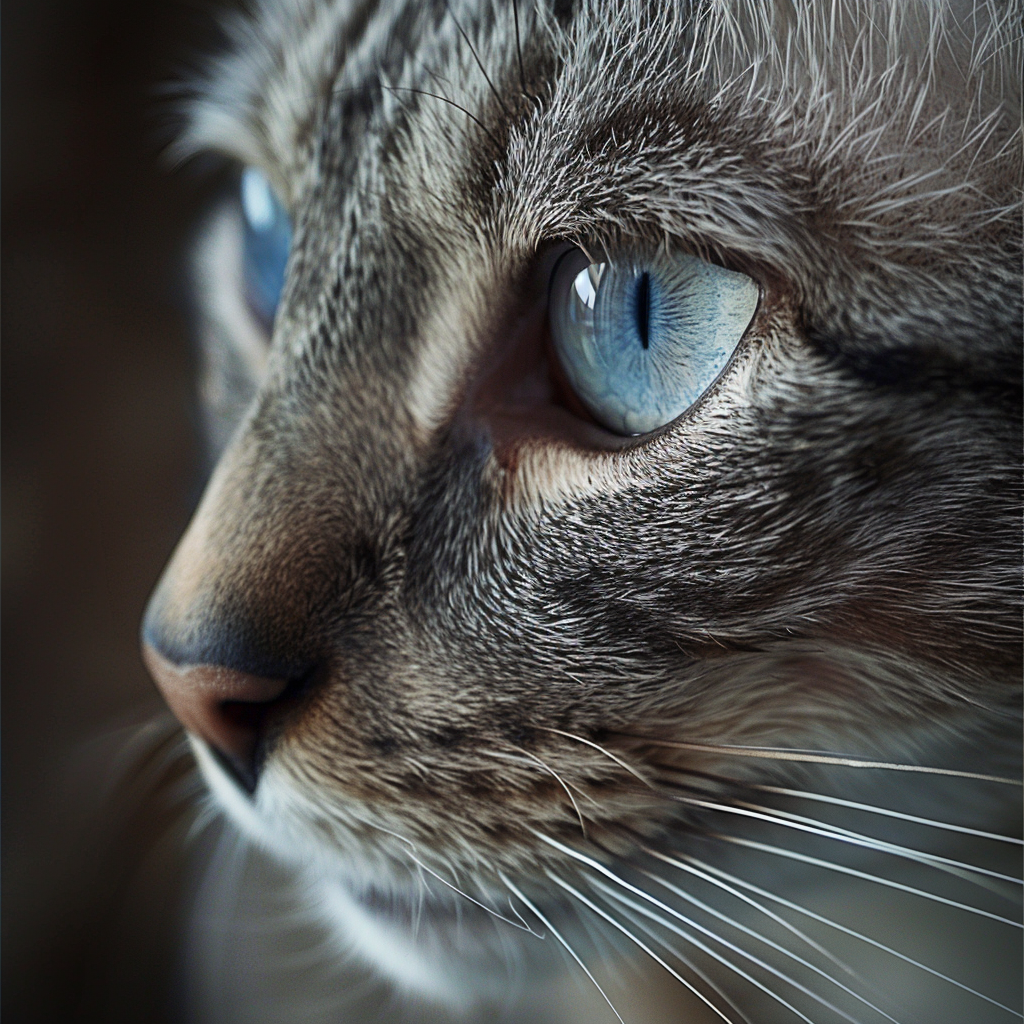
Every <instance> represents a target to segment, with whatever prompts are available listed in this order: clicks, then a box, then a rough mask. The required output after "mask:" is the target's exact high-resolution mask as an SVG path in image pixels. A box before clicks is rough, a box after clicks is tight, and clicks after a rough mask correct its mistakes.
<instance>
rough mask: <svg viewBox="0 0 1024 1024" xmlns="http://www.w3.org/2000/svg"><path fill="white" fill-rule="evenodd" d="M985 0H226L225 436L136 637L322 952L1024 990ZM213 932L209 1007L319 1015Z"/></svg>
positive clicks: (1009, 482)
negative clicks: (229, 12)
mask: <svg viewBox="0 0 1024 1024" xmlns="http://www.w3.org/2000/svg"><path fill="white" fill-rule="evenodd" d="M1020 15H1021V9H1020V7H1019V5H1017V4H1015V3H1011V4H1006V5H1003V4H998V3H995V2H987V0H977V2H975V3H973V4H970V3H958V2H952V0H928V2H925V0H877V2H872V0H831V2H827V3H815V2H812V0H777V2H772V0H695V2H693V3H689V2H683V0H669V2H640V0H577V2H571V3H568V2H564V0H537V2H536V3H533V4H527V3H525V2H518V3H517V2H498V0H477V2H470V0H465V2H459V0H450V2H445V0H441V2H428V3H411V2H406V3H402V2H397V0H396V2H393V3H387V2H380V3H375V2H356V0H335V2H330V0H287V2H283V3H280V4H273V3H262V4H260V5H258V6H257V7H256V8H255V9H254V10H252V11H250V12H249V13H247V14H245V15H242V16H238V17H237V18H236V19H234V20H233V21H230V22H229V25H230V35H231V37H232V42H231V45H230V46H229V47H228V50H227V52H226V53H225V54H224V55H222V56H220V57H218V58H216V59H215V60H214V61H213V62H212V64H211V70H210V72H209V74H208V76H206V77H205V78H204V80H203V81H202V82H201V83H200V84H199V85H198V87H197V89H196V95H195V96H194V97H193V98H192V99H191V101H190V103H189V105H188V106H189V120H188V125H187V127H186V129H185V130H184V132H183V135H182V138H181V141H180V143H179V144H178V147H177V150H176V152H177V155H178V156H179V157H181V158H185V157H187V156H190V155H192V154H194V153H197V152H201V151H206V150H212V151H215V152H219V153H221V154H224V155H225V156H226V157H227V158H229V160H231V161H233V162H234V165H235V166H237V168H238V170H237V172H234V174H235V177H234V179H233V180H234V181H235V182H236V183H237V188H238V192H237V194H232V195H230V196H228V197H226V198H225V199H224V200H223V201H222V202H221V203H219V204H218V205H217V207H216V209H215V210H214V211H213V212H212V214H211V215H210V217H209V219H208V221H207V223H206V226H205V228H204V230H203V234H202V237H201V239H200V243H199V246H198V250H197V257H196V267H197V273H196V275H195V276H196V282H197V290H198V294H199V310H200V323H199V334H200V336H201V339H202V341H203V353H204V355H203V359H204V362H203V374H202V381H201V391H202V395H203V400H204V409H205V414H206V423H207V433H208V436H209V439H210V447H211V463H212V462H215V463H216V465H215V468H214V469H213V471H212V475H211V477H210V480H209V483H208V486H207V489H206V492H205V495H204V496H203V498H202V500H201V502H200V504H199V507H198V510H197V511H196V513H195V517H194V519H193V521H192V523H191V525H190V526H189V528H188V531H187V532H186V534H185V536H184V538H183V539H182V541H181V543H180V545H179V547H178V549H177V551H176V552H175V554H174V556H173V558H172V560H171V562H170V564H169V566H168V568H167V570H166V571H165V574H164V576H163V577H162V579H161V581H160V583H159V585H158V587H157V589H156V591H155V593H154V596H153V598H152V600H151V603H150V605H149V608H148V610H147V613H146V617H145V621H144V626H143V644H144V656H145V658H146V661H147V664H148V665H149V667H150V669H151V672H152V674H153V676H154V678H155V680H156V682H157V684H158V686H159V687H160V689H161V691H162V692H163V693H164V695H165V697H166V699H167V701H168V703H169V705H170V707H171V708H172V710H173V711H174V712H175V713H176V714H177V716H178V717H179V719H180V720H181V722H182V723H183V724H184V725H185V727H186V729H187V731H188V735H189V738H190V742H191V745H192V748H193V750H194V754H195V757H196V760H197V762H198V764H199V766H200V769H201V771H202V775H203V777H204V778H205V780H206V783H207V784H208V786H209V790H210V793H211V794H212V799H213V805H214V806H215V807H216V808H217V813H218V814H223V815H224V816H225V817H226V819H227V822H229V823H230V824H226V825H225V824H222V825H221V826H219V827H221V828H224V829H226V832H225V833H224V835H225V836H226V838H225V839H224V840H222V842H223V843H226V844H227V847H229V848H234V849H237V850H241V851H247V852H244V853H243V854H240V856H243V857H246V858H249V860H248V861H247V863H248V865H249V866H248V867H244V868H242V869H239V870H240V872H241V874H242V876H243V879H242V882H240V883H239V882H238V881H237V880H236V882H235V883H234V884H237V885H239V888H238V889H237V890H232V891H233V892H235V893H236V895H235V896H233V897H232V899H235V898H237V899H239V900H241V901H242V903H246V901H248V902H249V903H251V902H252V901H253V900H254V899H255V898H256V895H257V894H259V893H261V892H262V893H264V895H265V894H266V893H268V892H276V891H278V890H280V891H282V892H283V891H284V889H285V888H287V887H288V886H291V887H292V888H293V889H294V890H295V891H296V892H299V893H300V895H297V896H295V897H294V900H295V902H294V905H293V912H294V913H298V910H295V909H294V908H297V907H299V906H300V905H301V906H303V907H305V908H307V911H308V914H309V915H310V916H309V921H311V922H312V923H311V924H310V925H309V927H310V928H311V929H313V930H316V929H318V928H319V929H320V934H321V936H322V937H323V943H324V944H323V948H322V949H321V959H322V961H323V962H324V963H325V964H326V971H327V974H326V977H327V978H328V980H327V981H326V982H325V984H324V991H326V992H329V991H331V989H332V986H333V988H334V989H335V990H339V991H340V989H343V988H345V987H346V985H347V984H348V982H344V983H342V982H340V981H337V980H335V981H334V982H331V981H330V980H329V979H330V978H331V977H334V978H339V977H341V976H342V975H341V974H333V975H332V973H331V972H332V971H337V972H342V971H344V970H349V971H351V968H346V967H343V966H341V964H342V963H343V961H345V962H349V961H355V962H359V963H362V964H364V965H368V968H369V970H370V972H371V974H372V975H373V976H376V977H380V978H383V979H386V981H387V983H388V985H390V986H391V987H392V991H393V993H395V994H394V995H393V996H391V997H390V998H392V999H394V1000H398V1001H399V1003H400V1004H401V1005H405V1006H406V1007H408V1008H410V1009H409V1012H410V1013H414V1014H415V1013H420V1014H423V1015H425V1019H439V1018H438V1016H437V1015H440V1014H444V1013H451V1014H456V1015H457V1014H459V1013H470V1012H477V1013H481V1014H484V1017H483V1019H494V1017H493V1014H496V1013H499V1012H504V1013H507V1014H509V1015H514V1014H515V1013H516V1012H520V1013H523V1014H527V1016H525V1017H523V1018H522V1019H540V1018H541V1016H543V1015H544V1014H547V1015H548V1016H549V1018H550V1019H562V1017H564V1016H565V1015H569V1016H570V1017H571V1015H572V1013H574V1012H575V1013H577V1014H578V1018H577V1019H581V1020H584V1019H586V1020H599V1019H605V1018H607V1019H608V1020H614V1019H616V1017H618V1018H619V1019H623V1018H628V1019H644V1015H653V1016H651V1017H650V1019H655V1018H656V1017H657V1014H658V1013H662V1014H663V1015H664V1014H666V1013H667V1014H668V1016H667V1017H664V1019H676V1020H681V1019H687V1020H703V1019H705V1018H706V1019H709V1020H712V1019H715V1020H722V1019H724V1020H727V1021H741V1020H754V1021H757V1022H758V1024H762V1022H770V1021H796V1020H813V1021H826V1020H827V1021H832V1020H841V1019H846V1020H857V1021H861V1020H863V1021H878V1020H885V1019H888V1020H893V1019H896V1020H901V1021H902V1020H909V1019H925V1020H928V1021H930V1022H932V1024H939V1022H950V1024H952V1022H954V1021H957V1022H960V1021H966V1020H971V1021H987V1020H1008V1019H1011V1018H1012V1017H1013V1016H1014V1015H1017V1016H1019V1012H1018V1006H1019V1003H1017V1004H1015V1003H1014V1001H1015V1000H1016V998H1017V995H1015V993H1014V988H1015V984H1014V976H1015V971H1016V970H1017V969H1018V967H1019V936H1020V901H1019V884H1018V880H1019V867H1020V865H1019V854H1020V840H1019V838H1017V837H1015V834H1014V830H1015V829H1017V828H1018V825H1017V824H1016V820H1017V808H1018V806H1019V788H1018V786H1019V760H1018V756H1017V754H1018V750H1019V740H1020V728H1019V727H1020V717H1019V707H1020V704H1019V699H1020V682H1021V629H1020V625H1021V616H1020V582H1019V568H1020V555H1021V527H1020V508H1021V502H1020V499H1021V494H1020V490H1021V487H1020V485H1021V319H1022V309H1021V244H1020V243H1021V237H1020V236H1021V230H1020V228H1021V222H1020V202H1019V200H1020V186H1021V183H1022V170H1021V130H1020V80H1021V76H1020V53H1021V48H1020V41H1021V40H1020V32H1021V24H1022V19H1021V16H1020ZM260 851H262V852H260ZM234 856H235V855H234V854H231V855H225V854H224V853H223V851H221V853H219V854H216V855H215V856H214V860H213V864H212V865H211V867H210V869H209V874H208V876H207V877H208V881H207V883H206V885H207V888H206V890H205V893H206V895H205V897H204V900H207V901H209V900H213V901H214V902H216V898H217V896H218V893H219V892H220V891H221V890H222V888H223V887H224V886H227V885H228V884H229V883H228V880H227V878H226V875H225V874H223V872H225V871H227V870H228V868H226V867H225V865H226V864H227V863H228V861H231V859H232V857H234ZM225 857H226V859H225ZM253 864H256V865H257V866H256V867H253V866H252V865H253ZM246 879H247V880H246ZM268 879H271V880H270V881H268ZM976 882H979V883H981V885H980V886H979V885H975V884H974V883H976ZM910 890H913V891H910ZM220 895H221V896H223V893H222V892H220ZM266 898H268V899H269V898H271V897H269V896H268V897H266ZM201 902H202V901H201ZM223 909H224V908H223V906H221V911H223ZM221 911H218V913H220V912H221ZM233 913H234V914H239V915H240V916H241V917H242V918H244V917H245V913H242V912H238V911H232V912H230V913H229V914H228V917H229V918H230V917H231V914H233ZM257 916H258V912H257ZM829 922H831V923H829ZM203 927H206V932H205V933H204V932H203ZM901 930H902V931H903V932H904V933H905V934H902V935H901ZM243 933H244V928H241V929H240V930H238V931H236V932H229V933H228V934H227V937H224V936H222V938H221V940H220V946H219V947H218V949H219V953H218V952H217V950H214V951H213V952H211V951H210V950H211V949H212V946H211V945H210V943H209V942H207V945H206V947H203V941H202V940H201V936H202V934H206V935H207V938H208V937H209V935H210V934H212V932H211V931H210V927H207V926H200V927H199V932H197V934H199V935H200V939H197V942H196V949H201V948H205V949H206V951H207V952H206V953H204V954H200V955H199V956H198V962H197V965H196V966H194V968H193V971H194V973H195V974H196V975H205V976H206V978H207V995H206V996H201V995H200V996H197V997H196V1006H198V1007H204V1008H201V1009H197V1010H195V1011H194V1012H195V1013H196V1014H197V1015H198V1016H199V1017H201V1018H202V1019H207V1018H209V1019H213V1018H215V1017H217V1016H218V1014H219V1015H221V1016H224V1017H226V1018H228V1019H238V1020H256V1019H263V1018H261V1017H260V1014H261V1013H266V1014H267V1017H266V1019H272V1018H275V1017H276V1019H282V1017H284V1018H285V1019H299V1018H300V1016H302V1015H303V1014H306V1015H307V1016H308V1015H309V1014H313V1012H314V1011H312V1010H304V1011H302V1014H300V1013H299V1011H298V1010H297V1009H295V1008H294V1006H293V1008H292V1009H291V1010H282V1009H281V1007H280V1006H276V1007H275V1008H273V1009H272V1010H267V1009H266V1006H267V1005H269V1004H266V1003H264V1000H265V999H271V1000H272V998H273V997H272V996H271V995H262V994H259V993H260V992H261V991H262V990H261V989H260V986H261V984H263V981H262V980H261V978H262V977H263V976H264V975H269V974H273V973H274V972H275V971H276V972H277V974H279V975H281V974H283V975H286V976H287V975H289V974H291V975H292V976H293V980H294V978H295V977H299V978H301V977H302V972H301V970H300V969H299V968H297V967H295V966H294V963H292V961H288V960H287V958H285V959H284V960H282V961H281V963H283V964H285V966H284V967H281V964H277V965H275V964H274V963H273V962H272V957H271V958H270V959H268V961H267V962H266V964H264V965H263V966H262V967H257V968H255V969H253V968H251V967H249V968H246V970H248V971H249V972H250V973H249V974H247V975H246V977H247V979H248V980H247V981H245V982H244V983H242V982H238V981H235V982H232V981H230V980H229V975H230V974H231V970H238V969H239V968H238V965H239V964H240V963H241V962H242V960H243V959H244V956H243V955H241V954H238V955H236V957H235V967H234V968H231V970H229V969H228V968H226V967H224V965H223V962H221V963H220V966H218V964H217V963H215V962H214V961H215V960H216V956H218V955H219V956H221V957H224V956H229V957H230V955H232V951H233V947H234V946H235V945H236V944H237V945H238V946H239V948H243V949H246V950H251V949H252V948H255V947H254V946H253V945H252V943H253V942H254V941H255V940H252V939H245V938H244V937H240V936H242V935H243ZM1015 943H1016V944H1017V945H1015ZM872 944H873V945H872ZM257 945H258V943H257ZM342 947H344V948H345V949H346V950H347V952H346V953H345V954H343V953H342V952H341V949H342ZM970 949H973V950H974V951H975V953H976V954H977V955H976V956H975V957H974V959H973V961H972V959H971V956H970V955H969V952H968V951H969V950H970ZM246 955H247V954H246ZM929 957H931V960H929ZM346 958H347V960H346ZM1015 958H1016V959H1015ZM289 963H291V964H292V966H290V967H289V966H288V964H289ZM622 964H628V965H636V966H635V969H636V970H637V971H644V972H646V973H643V974H637V975H634V976H631V977H632V980H631V979H630V977H625V976H624V977H621V978H619V979H617V980H616V978H615V977H614V973H615V970H616V969H617V968H616V965H622ZM640 965H646V966H640ZM629 969H630V970H632V969H634V967H633V966H630V968H629ZM659 972H660V973H659ZM986 972H987V973H986ZM570 976H572V977H575V978H578V979H581V980H582V982H583V984H584V986H585V989H581V992H583V991H586V992H589V995H583V994H580V995H573V996H571V997H569V996H565V997H563V996H558V995H557V994H556V993H557V992H559V991H560V989H559V988H558V986H559V985H562V984H563V982H564V979H565V978H568V977H570ZM656 976H657V977H659V978H661V979H662V980H661V981H656V980H653V979H654V978H655V977H656ZM346 977H347V976H346ZM641 978H642V979H644V980H638V979H641ZM197 984H198V985H199V986H200V987H202V984H201V983H197ZM268 984H269V983H268ZM665 984H667V985H668V986H669V987H670V989H671V991H672V993H674V995H673V996H672V998H675V999H677V1000H678V1001H677V1002H676V1003H675V1004H673V1005H674V1008H673V1009H671V1010H667V1009H665V1006H667V1005H668V1004H667V1003H664V1001H665V1000H666V999H668V998H669V996H667V995H665V992H666V991H667V990H666V989H665V987H664V985H665ZM544 986H547V987H546V988H545V987H544ZM659 986H660V987H659ZM247 988H249V989H251V990H252V991H250V992H249V994H248V996H246V995H245V994H244V992H245V990H246V989H247ZM293 988H302V983H301V981H299V982H296V983H295V985H293ZM210 991H214V992H217V993H219V1000H220V1009H219V1010H217V1011H215V1010H214V1009H213V1008H212V1005H213V1004H212V1002H211V997H210V996H209V992H210ZM268 991H269V988H268ZM542 991H543V992H546V993H547V995H545V996H539V995H538V994H537V993H540V992H542ZM566 991H568V990H566ZM225 993H230V994H229V995H226V994H225ZM254 993H256V994H254ZM650 993H657V995H656V996H651V995H650ZM1018 994H1019V993H1018ZM648 997H649V998H648ZM246 998H248V1000H249V1002H248V1003H247V1004H246V1005H245V1006H241V1004H239V1003H237V1002H235V1001H236V1000H243V1001H244V1000H245V999H246ZM288 998H291V997H288ZM295 998H299V997H298V996H296V997H295ZM353 998H354V997H353ZM645 998H647V1002H646V1003H644V999H645ZM204 999H205V1000H206V1001H205V1002H204V1001H203V1000H204ZM559 999H561V1002H560V1003H559V1006H561V1009H559V1008H557V1007H556V1005H555V1004H556V1002H558V1001H559ZM531 1000H532V1002H531ZM584 1000H590V1001H589V1002H586V1007H588V1008H587V1009H581V1008H580V1007H582V1006H583V1005H584V1002H583V1001H584ZM214 1001H216V1000H214ZM574 1004H578V1005H577V1008H576V1009H575V1010H573V1009H572V1006H573V1005H574ZM662 1004H664V1005H662ZM1011 1004H1013V1005H1011ZM281 1005H285V1004H281ZM297 1005H298V1004H297V1003H296V1004H295V1006H297ZM392 1005H397V1004H392ZM659 1005H661V1009H660V1010H659V1009H658V1006H659ZM517 1006H518V1007H519V1010H518V1011H517V1010H516V1007H517ZM526 1006H532V1009H529V1010H528V1011H527V1010H525V1009H523V1007H526ZM567 1007H568V1008H567ZM645 1007H646V1008H645ZM444 1008H447V1009H444ZM474 1008H475V1009H474ZM331 1012H332V1013H333V1012H335V1011H333V1010H332V1011H331ZM349 1012H350V1014H352V1013H354V1012H355V1011H351V1010H350V1011H349ZM360 1012H366V1013H370V1012H371V1011H370V1010H364V1011H360ZM381 1012H383V1011H381ZM905 1012H906V1013H907V1014H908V1015H907V1016H904V1013H905ZM631 1014H635V1015H634V1016H631ZM701 1014H703V1015H704V1016H701ZM915 1014H916V1016H915ZM602 1015H603V1016H602ZM620 1015H621V1016H620ZM303 1019H306V1018H305V1017H304V1018H303ZM308 1019H314V1017H312V1016H308ZM315 1019H321V1018H320V1017H316V1018H315ZM322 1019H335V1018H333V1017H331V1016H330V1014H327V1015H326V1016H324V1017H323V1018H322ZM350 1019H351V1018H350ZM566 1019H568V1018H566Z"/></svg>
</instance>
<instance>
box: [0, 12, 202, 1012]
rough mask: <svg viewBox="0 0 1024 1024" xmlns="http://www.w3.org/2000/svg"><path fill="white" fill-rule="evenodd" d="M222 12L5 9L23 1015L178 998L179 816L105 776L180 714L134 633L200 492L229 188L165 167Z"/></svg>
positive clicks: (16, 996) (13, 724) (9, 763)
mask: <svg viewBox="0 0 1024 1024" xmlns="http://www.w3.org/2000/svg"><path fill="white" fill-rule="evenodd" d="M212 28H213V26H212V21H211V18H210V16H209V14H208V13H207V12H206V11H205V10H200V9H198V8H197V7H196V6H192V7H186V6H184V5H183V4H178V3H174V2H169V3H139V2H137V0H13V2H10V3H6V4H4V10H3V33H2V75H3V78H2V87H3V89H2V97H3V109H2V113H3V119H2V124H3V140H2V141H3V178H2V182H3V193H2V211H3V214H2V215H3V262H2V275H3V276H2V289H3V304H2V330H3V405H2V415H3V424H2V429H3V452H2V454H3V592H2V597H3V613H4V620H3V627H4V628H3V640H4V643H3V665H2V671H3V705H2V713H3V717H2V722H3V736H2V779H3V804H2V813H3V817H2V826H3V864H2V866H3V948H4V981H3V994H4V1002H3V1019H4V1021H5V1022H7V1024H16V1022H22V1021H25V1022H29V1021H51V1020H53V1021H58V1020H59V1021H90V1020H134V1021H139V1022H141V1021H151V1020H152V1021H159V1020H163V1019H165V1018H166V1016H167V1015H168V1014H169V1012H170V1011H169V1009H168V1007H169V1002H168V1000H169V999H170V996H169V992H168V980H169V977H170V972H171V970H172V969H173V961H174V955H175V954H174V950H175V948H176V942H177V931H178V929H179V928H180V925H181V923H180V920H179V916H180V912H179V910H178V909H177V906H178V904H177V902H176V900H177V894H178V891H179V889H180V886H181V884H182V878H181V874H182V869H181V868H180V867H179V866H178V864H177V861H176V859H175V857H173V856H172V855H171V846H172V845H173V844H172V843H170V842H169V840H168V835H169V830H172V831H173V829H172V826H173V816H165V817H164V818H163V819H161V820H157V819H155V818H154V814H155V813H156V812H154V811H153V810H152V809H144V808H138V807H135V806H133V805H131V803H130V801H129V802H128V803H125V801H124V800H122V801H121V803H120V804H119V805H118V806H116V807H112V806H111V800H110V799H109V792H110V784H111V780H112V779H113V778H114V776H116V774H117V773H118V772H122V773H123V772H124V770H125V766H124V765H123V764H120V763H119V762H118V758H119V757H123V754H122V753H121V752H122V751H123V749H124V741H125V737H126V736H128V735H129V734H130V730H131V727H132V725H133V724H134V723H138V722H144V721H147V720H149V719H152V717H153V716H154V715H155V714H159V712H160V709H161V707H162V704H161V702H160V700H159V698H158V697H157V695H156V692H155V690H154V688H153V686H152V684H151V683H150V681H149V679H148V677H147V675H146V673H145V671H144V669H143V667H142V664H141V662H140V660H139V655H138V644H137V639H136V632H137V628H138V622H139V619H140V616H141V613H142V609H143V606H144V603H145V600H146V596H147V593H148V591H149V590H150V588H151V587H152V586H153V584H154V582H155V580H156V578H157V575H158V574H159V572H160V569H161V567H162V565H163V563H164V561H165V560H166V558H167V556H168V554H169V553H170V551H171V549H172V547H173V545H174V542H175V539H176V537H177V535H178V534H179V533H180V531H181V529H182V527H183V525H184V523H185V521H186V519H187V517H188V511H189V504H190V501H191V498H192V496H193V495H194V494H196V493H197V490H198V479H197V478H196V475H195V474H196V469H195V466H196V464H197V459H196V455H195V451H196V445H195V441H194V428H193V421H192V399H191V381H190V374H191V367H190V362H191V352H190V344H189V338H188V331H187V320H188V317H187V308H186V301H187V300H186V294H185V288H184V254H185V251H186V247H187V243H188V238H189V232H190V230H191V228H192V225H193V224H194V223H195V220H196V217H197V214H198V212H199V211H200V210H201V208H202V206H203V204H204V202H205V198H206V192H208V191H209V187H210V185H209V180H208V178H204V176H203V175H202V174H201V173H199V172H197V171H196V170H195V169H186V170H184V171H175V172H172V171H170V170H169V168H168V166H167V165H166V163H164V162H162V160H161V150H162V149H163V147H164V145H165V144H166V142H167V140H168V139H169V138H170V137H171V134H172V132H173V111H172V106H173V104H172V103H171V102H170V101H169V100H168V98H167V96H166V89H163V90H162V87H163V86H166V84H167V83H168V82H170V81H173V80H174V79H175V78H176V77H178V78H180V75H181V70H182V68H183V67H184V65H183V63H182V62H183V61H184V60H187V59H188V58H189V56H190V55H191V54H194V53H195V52H196V48H197V47H199V48H202V47H203V46H204V45H206V42H207V41H212V40H211V35H212ZM162 91H163V96H162V95H161V92H162ZM157 818H159V814H157Z"/></svg>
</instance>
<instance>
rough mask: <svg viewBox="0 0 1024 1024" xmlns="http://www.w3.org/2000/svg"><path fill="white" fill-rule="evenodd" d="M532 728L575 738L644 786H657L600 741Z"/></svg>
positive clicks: (548, 727)
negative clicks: (606, 748)
mask: <svg viewBox="0 0 1024 1024" xmlns="http://www.w3.org/2000/svg"><path fill="white" fill-rule="evenodd" d="M534 728H536V729H539V730H540V731H541V732H553V733H555V734H556V735H558V736H565V737H566V738H567V739H570V740H575V741H576V742H577V743H583V744H585V745H586V746H588V747H593V748H594V750H597V751H599V752H600V753H602V754H604V756H605V757H607V758H608V759H609V760H611V761H613V762H614V763H615V764H617V765H618V766H619V767H620V768H621V769H622V770H623V771H627V772H629V774H630V775H632V776H633V777H634V778H637V779H639V780H640V781H641V782H642V783H643V784H644V785H645V786H648V787H649V788H651V789H654V790H655V791H657V788H656V787H655V786H654V785H653V784H652V783H651V781H650V780H649V779H646V778H644V776H643V775H641V774H640V773H639V772H638V771H637V770H636V769H635V768H632V767H630V765H628V764H626V762H625V761H623V760H622V758H619V757H616V756H615V755H614V754H613V753H612V752H611V751H610V750H605V748H604V747H602V746H601V744H600V743H595V742H594V741H593V740H588V739H584V737H582V736H577V735H576V734H575V733H571V732H565V731H563V730H562V729H554V728H552V727H551V726H545V725H538V726H534Z"/></svg>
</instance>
